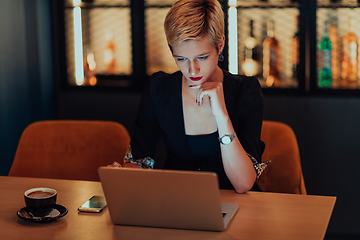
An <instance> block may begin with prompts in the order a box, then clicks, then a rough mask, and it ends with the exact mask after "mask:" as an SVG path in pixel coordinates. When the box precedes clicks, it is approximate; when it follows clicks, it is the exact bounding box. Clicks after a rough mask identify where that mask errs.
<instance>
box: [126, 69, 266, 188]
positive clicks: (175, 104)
mask: <svg viewBox="0 0 360 240" xmlns="http://www.w3.org/2000/svg"><path fill="white" fill-rule="evenodd" d="M223 73H224V81H223V88H224V97H225V104H226V108H227V111H228V113H229V116H230V119H231V122H232V124H233V127H234V129H235V131H236V133H237V135H238V138H239V140H240V142H241V144H242V146H243V147H244V149H245V151H246V152H247V153H249V154H250V155H252V156H253V157H254V158H255V159H257V161H259V162H261V155H262V153H263V151H264V147H265V145H264V143H263V142H262V141H261V140H260V133H261V126H262V120H263V95H262V91H261V87H260V84H259V82H258V80H257V79H256V78H255V77H246V76H235V75H232V74H230V73H229V72H227V71H224V70H223ZM160 137H162V138H163V140H164V142H165V145H166V148H167V153H168V156H167V158H166V161H165V168H166V169H179V170H197V169H198V166H197V165H196V162H195V161H196V160H195V159H193V158H192V156H191V153H190V150H189V148H188V145H187V140H186V135H185V125H184V118H183V108H182V73H181V72H180V71H178V72H175V73H173V74H167V73H164V72H157V73H155V74H153V75H152V76H151V79H150V83H149V85H148V86H147V87H146V88H145V90H144V92H143V95H142V98H141V102H140V107H139V111H138V115H137V118H136V120H135V123H134V126H133V134H132V138H131V143H130V144H131V148H132V154H133V157H134V159H141V158H145V157H151V158H154V155H155V151H156V146H157V144H158V142H159V140H160ZM219 148H220V143H219ZM219 153H220V152H219ZM201 170H204V171H213V172H216V173H217V174H218V177H219V183H220V188H222V189H234V188H233V186H232V184H231V183H230V181H229V179H228V178H227V177H226V174H225V172H224V168H223V165H222V159H221V155H220V154H217V155H216V156H213V157H212V158H211V159H209V161H208V162H207V163H205V164H203V166H202V167H201Z"/></svg>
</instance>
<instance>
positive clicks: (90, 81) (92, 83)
mask: <svg viewBox="0 0 360 240" xmlns="http://www.w3.org/2000/svg"><path fill="white" fill-rule="evenodd" d="M96 83H97V79H96V77H95V76H92V77H91V78H90V79H89V84H90V86H95V85H96Z"/></svg>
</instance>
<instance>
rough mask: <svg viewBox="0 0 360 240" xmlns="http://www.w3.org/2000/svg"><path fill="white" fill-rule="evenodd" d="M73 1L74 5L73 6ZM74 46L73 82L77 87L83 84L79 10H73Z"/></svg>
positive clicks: (78, 8)
mask: <svg viewBox="0 0 360 240" xmlns="http://www.w3.org/2000/svg"><path fill="white" fill-rule="evenodd" d="M75 2H77V1H75V0H74V5H75ZM74 46H75V81H76V84H77V85H82V84H84V62H83V43H82V26H81V8H80V7H78V6H77V7H75V8H74Z"/></svg>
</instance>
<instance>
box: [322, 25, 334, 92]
mask: <svg viewBox="0 0 360 240" xmlns="http://www.w3.org/2000/svg"><path fill="white" fill-rule="evenodd" d="M320 50H321V52H322V61H321V62H322V67H321V71H320V81H319V86H320V87H331V85H332V72H331V67H332V65H331V50H332V44H331V41H330V38H329V25H328V22H327V21H325V31H324V35H323V38H322V40H321V42H320Z"/></svg>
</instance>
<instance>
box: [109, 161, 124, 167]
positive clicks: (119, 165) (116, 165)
mask: <svg viewBox="0 0 360 240" xmlns="http://www.w3.org/2000/svg"><path fill="white" fill-rule="evenodd" d="M107 166H108V167H116V168H121V167H122V166H121V164H120V163H118V162H113V163H112V164H111V165H107Z"/></svg>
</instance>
